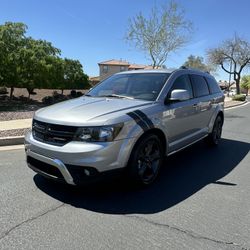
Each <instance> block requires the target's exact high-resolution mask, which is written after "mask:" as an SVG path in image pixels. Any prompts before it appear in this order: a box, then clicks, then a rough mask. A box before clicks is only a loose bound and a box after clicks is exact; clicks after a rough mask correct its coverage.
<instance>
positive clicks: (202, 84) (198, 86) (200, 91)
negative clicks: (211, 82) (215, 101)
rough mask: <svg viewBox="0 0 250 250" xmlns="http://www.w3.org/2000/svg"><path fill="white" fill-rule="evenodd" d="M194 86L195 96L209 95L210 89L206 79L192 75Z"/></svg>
mask: <svg viewBox="0 0 250 250" xmlns="http://www.w3.org/2000/svg"><path fill="white" fill-rule="evenodd" d="M191 79H192V85H193V89H194V96H195V97H201V96H206V95H209V89H208V86H207V82H206V80H205V79H204V77H202V76H199V75H191Z"/></svg>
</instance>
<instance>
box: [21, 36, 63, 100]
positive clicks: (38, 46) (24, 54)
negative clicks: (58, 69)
mask: <svg viewBox="0 0 250 250" xmlns="http://www.w3.org/2000/svg"><path fill="white" fill-rule="evenodd" d="M59 55H60V50H59V49H57V48H55V47H54V46H52V44H51V43H50V42H47V41H45V40H35V39H33V38H31V37H28V38H26V39H25V46H24V47H23V48H21V50H20V57H21V60H20V61H21V62H20V65H19V66H20V71H21V72H20V74H21V80H22V82H21V83H22V87H24V88H26V89H27V91H28V93H29V97H30V94H31V93H32V92H33V90H34V88H39V87H40V88H41V87H46V86H47V85H48V84H49V83H48V82H49V72H50V69H51V67H53V58H57V57H58V56H59Z"/></svg>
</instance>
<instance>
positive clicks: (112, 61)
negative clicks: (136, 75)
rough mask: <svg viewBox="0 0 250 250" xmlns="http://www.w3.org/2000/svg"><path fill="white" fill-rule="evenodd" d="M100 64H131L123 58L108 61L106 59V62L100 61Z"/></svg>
mask: <svg viewBox="0 0 250 250" xmlns="http://www.w3.org/2000/svg"><path fill="white" fill-rule="evenodd" d="M98 64H99V65H121V66H129V65H130V64H129V62H127V61H123V60H115V59H112V60H108V61H104V62H100V63H98Z"/></svg>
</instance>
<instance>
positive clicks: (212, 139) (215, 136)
mask: <svg viewBox="0 0 250 250" xmlns="http://www.w3.org/2000/svg"><path fill="white" fill-rule="evenodd" d="M222 126H223V121H222V118H221V116H220V115H218V116H217V117H216V119H215V121H214V126H213V130H212V132H211V133H210V134H209V135H208V136H207V138H206V141H207V143H208V145H210V146H217V145H218V144H219V142H220V139H221V133H222Z"/></svg>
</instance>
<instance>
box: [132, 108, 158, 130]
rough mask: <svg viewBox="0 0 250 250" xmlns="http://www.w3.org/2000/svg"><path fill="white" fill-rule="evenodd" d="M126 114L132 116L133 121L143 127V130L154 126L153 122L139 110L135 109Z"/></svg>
mask: <svg viewBox="0 0 250 250" xmlns="http://www.w3.org/2000/svg"><path fill="white" fill-rule="evenodd" d="M127 115H129V116H130V117H131V118H133V119H134V120H135V122H136V123H137V124H138V125H139V126H140V127H141V128H142V129H143V131H146V130H148V129H150V128H154V124H153V123H152V121H151V120H150V119H149V118H148V116H147V115H146V114H144V113H143V112H142V111H140V110H135V111H133V112H130V113H127Z"/></svg>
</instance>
